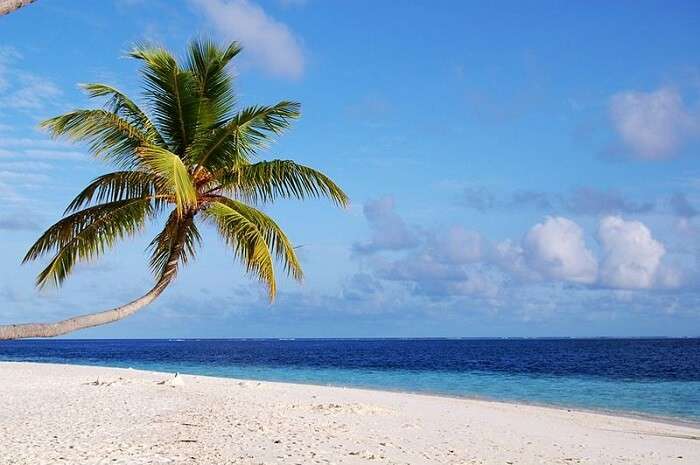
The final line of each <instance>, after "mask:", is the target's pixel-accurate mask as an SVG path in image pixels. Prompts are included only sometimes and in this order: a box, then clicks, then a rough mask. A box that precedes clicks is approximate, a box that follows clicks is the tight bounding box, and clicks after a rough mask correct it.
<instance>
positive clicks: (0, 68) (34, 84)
mask: <svg viewBox="0 0 700 465" xmlns="http://www.w3.org/2000/svg"><path fill="white" fill-rule="evenodd" d="M21 58H22V55H21V54H20V53H19V52H17V50H15V49H14V48H11V47H0V105H1V106H2V107H4V108H14V109H20V110H37V109H41V108H44V107H45V106H46V105H47V104H49V103H53V102H54V101H55V99H56V98H57V97H58V96H60V95H61V93H62V92H61V90H60V89H59V88H58V87H57V86H56V85H55V84H54V83H53V82H52V81H50V80H49V79H47V78H44V77H42V76H37V75H35V74H32V73H28V72H25V71H22V70H20V69H16V67H15V66H13V65H14V62H15V61H17V60H19V59H21Z"/></svg>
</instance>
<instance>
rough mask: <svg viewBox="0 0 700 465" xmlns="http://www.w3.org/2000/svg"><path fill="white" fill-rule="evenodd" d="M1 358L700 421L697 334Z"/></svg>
mask: <svg viewBox="0 0 700 465" xmlns="http://www.w3.org/2000/svg"><path fill="white" fill-rule="evenodd" d="M0 360H3V361H28V362H48V363H70V364H78V365H104V366H113V367H132V368H137V369H145V370H157V371H167V372H181V373H189V374H198V375H209V376H222V377H233V378H245V379H254V380H267V381H283V382H294V383H312V384H321V385H333V386H353V387H363V388H372V389H386V390H397V391H407V392H422V393H432V394H442V395H451V396H468V397H479V398H487V399H494V400H502V401H517V402H528V403H536V404H544V405H553V406H558V407H569V408H583V409H593V410H603V411H612V412H620V413H628V414H641V415H651V416H657V417H665V418H671V419H676V420H683V421H689V422H693V423H700V339H295V340H279V339H250V340H244V339H196V340H195V339H185V340H179V339H178V340H173V339H170V340H166V339H158V340H152V339H151V340H134V339H120V340H77V339H75V340H67V339H53V340H20V341H0ZM0 382H1V380H0Z"/></svg>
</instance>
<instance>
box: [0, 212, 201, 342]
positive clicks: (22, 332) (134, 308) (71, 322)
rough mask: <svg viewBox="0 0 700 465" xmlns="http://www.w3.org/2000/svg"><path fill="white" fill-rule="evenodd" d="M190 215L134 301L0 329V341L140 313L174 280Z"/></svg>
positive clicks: (60, 331) (89, 325)
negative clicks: (156, 273)
mask: <svg viewBox="0 0 700 465" xmlns="http://www.w3.org/2000/svg"><path fill="white" fill-rule="evenodd" d="M193 216H194V215H193V214H192V213H190V214H188V215H187V217H186V220H185V222H184V223H185V224H183V225H181V226H180V230H179V231H178V234H177V237H176V239H175V242H174V244H173V247H172V249H171V251H170V255H168V262H167V264H166V266H165V268H164V270H163V274H162V275H161V277H160V279H159V280H158V282H156V285H155V286H153V289H151V290H150V291H148V292H147V293H146V294H144V295H143V296H141V297H139V298H138V299H136V300H134V301H132V302H129V303H128V304H126V305H122V306H121V307H117V308H113V309H111V310H105V311H104V312H98V313H88V314H85V315H79V316H76V317H73V318H68V319H67V320H61V321H57V322H55V323H23V324H15V325H0V341H1V340H7V339H25V338H37V337H54V336H61V335H63V334H67V333H70V332H73V331H77V330H79V329H86V328H92V327H93V326H100V325H104V324H107V323H112V322H114V321H117V320H121V319H123V318H126V317H128V316H130V315H133V314H134V313H136V312H138V311H139V310H141V309H142V308H143V307H145V306H146V305H148V304H150V303H151V302H153V301H154V300H155V299H156V297H158V296H159V295H160V294H161V293H162V292H163V291H164V290H165V288H166V287H168V284H170V282H171V281H172V280H173V279H174V278H175V275H176V274H177V265H178V261H179V259H180V253H181V252H182V248H183V247H184V242H183V238H184V234H185V230H186V227H187V226H186V223H187V222H188V221H192V218H193Z"/></svg>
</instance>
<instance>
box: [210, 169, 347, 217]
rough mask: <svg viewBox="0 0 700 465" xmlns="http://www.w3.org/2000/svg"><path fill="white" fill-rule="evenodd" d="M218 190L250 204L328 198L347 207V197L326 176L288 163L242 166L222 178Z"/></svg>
mask: <svg viewBox="0 0 700 465" xmlns="http://www.w3.org/2000/svg"><path fill="white" fill-rule="evenodd" d="M221 180H222V184H221V185H220V188H221V189H223V190H226V191H230V192H232V193H233V194H234V195H238V196H241V197H242V198H245V199H249V200H251V201H253V202H260V201H262V202H271V201H273V200H275V199H276V198H279V197H283V198H290V197H295V198H298V199H305V198H308V197H316V198H318V197H327V198H329V199H331V200H332V201H333V202H334V203H335V204H337V205H339V206H342V207H346V206H347V205H348V203H349V199H348V196H347V195H346V194H345V192H343V190H342V189H341V188H340V187H339V186H338V185H337V184H335V183H334V182H333V181H332V180H331V179H330V178H329V177H328V176H326V175H325V174H323V173H321V172H320V171H317V170H315V169H313V168H309V167H308V166H304V165H299V164H297V163H294V162H293V161H291V160H271V161H261V162H259V163H253V164H243V165H240V166H238V167H237V168H236V169H235V170H233V171H231V172H229V173H228V174H226V175H225V176H222V178H221Z"/></svg>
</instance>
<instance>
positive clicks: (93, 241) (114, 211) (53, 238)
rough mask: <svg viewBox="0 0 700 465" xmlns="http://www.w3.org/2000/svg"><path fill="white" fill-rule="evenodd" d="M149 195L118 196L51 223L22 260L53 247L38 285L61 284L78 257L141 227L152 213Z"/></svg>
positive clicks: (85, 258) (91, 255)
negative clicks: (54, 252)
mask: <svg viewBox="0 0 700 465" xmlns="http://www.w3.org/2000/svg"><path fill="white" fill-rule="evenodd" d="M151 200H152V199H151V198H150V197H143V198H136V199H127V200H120V201H117V202H110V203H106V204H102V205H96V206H94V207H90V208H86V209H85V210H81V211H79V212H76V213H73V214H72V215H69V216H67V217H65V218H63V219H62V220H60V221H59V222H58V223H56V224H54V225H53V226H51V227H50V228H49V229H48V230H46V232H44V234H42V236H41V237H40V238H39V239H38V240H37V241H36V242H35V243H34V245H32V247H31V248H30V249H29V251H28V252H27V255H26V256H25V257H24V260H23V263H24V262H27V261H30V260H34V259H36V258H38V257H40V256H42V255H45V254H47V253H50V252H52V251H53V250H56V251H57V252H56V255H55V256H54V258H53V259H52V260H51V261H50V262H49V265H48V266H47V267H46V268H44V270H43V271H42V272H41V273H39V276H38V277H37V286H39V287H43V286H45V285H46V284H47V283H49V282H53V283H55V284H57V285H58V284H61V282H63V280H64V279H65V278H66V277H67V276H68V274H69V273H70V272H71V270H72V269H73V266H74V265H75V264H76V263H77V262H79V261H89V260H91V259H94V258H96V257H97V256H99V255H100V254H102V253H103V252H104V251H105V250H106V249H108V248H110V247H112V246H113V245H114V244H115V243H116V241H117V240H119V239H122V238H124V237H127V236H131V235H133V234H135V233H136V232H137V231H139V230H141V229H142V228H143V226H144V224H145V220H146V219H147V218H148V217H149V216H151V214H152V213H153V209H152V205H151Z"/></svg>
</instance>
